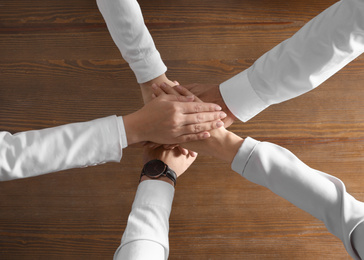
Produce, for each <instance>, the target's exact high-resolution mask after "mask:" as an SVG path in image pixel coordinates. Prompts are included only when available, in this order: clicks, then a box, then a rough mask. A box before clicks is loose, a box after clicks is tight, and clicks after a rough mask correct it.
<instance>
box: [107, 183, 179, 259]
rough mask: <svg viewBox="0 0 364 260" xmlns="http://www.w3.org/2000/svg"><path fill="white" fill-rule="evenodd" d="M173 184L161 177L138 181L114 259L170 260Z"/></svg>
mask: <svg viewBox="0 0 364 260" xmlns="http://www.w3.org/2000/svg"><path fill="white" fill-rule="evenodd" d="M173 197H174V188H173V186H172V185H170V184H168V183H166V182H164V181H160V180H146V181H143V182H141V183H140V184H139V187H138V190H137V193H136V196H135V200H134V203H133V206H132V211H131V212H130V215H129V218H128V223H127V226H126V229H125V232H124V234H123V238H122V240H121V245H120V247H119V248H118V249H117V251H116V252H115V255H114V259H115V260H116V259H123V260H128V259H130V260H139V259H140V260H142V259H143V260H144V259H167V258H168V254H169V242H168V232H169V216H170V213H171V208H172V202H173Z"/></svg>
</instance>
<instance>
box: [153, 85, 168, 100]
mask: <svg viewBox="0 0 364 260" xmlns="http://www.w3.org/2000/svg"><path fill="white" fill-rule="evenodd" d="M152 91H153V94H154V95H155V96H156V97H159V96H162V95H166V94H167V93H165V92H164V91H163V90H162V89H161V88H160V87H158V86H157V84H152Z"/></svg>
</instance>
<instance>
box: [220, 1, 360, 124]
mask: <svg viewBox="0 0 364 260" xmlns="http://www.w3.org/2000/svg"><path fill="white" fill-rule="evenodd" d="M363 51H364V1H363V0H342V1H340V2H337V3H336V4H334V5H333V6H331V7H329V8H328V9H326V10H325V11H324V12H322V13H321V14H319V15H318V16H316V17H315V18H314V19H312V20H311V21H310V22H308V23H307V24H306V25H305V26H304V27H303V28H302V29H300V30H299V31H298V32H297V33H296V34H294V35H293V36H292V37H291V38H289V39H288V40H286V41H284V42H282V43H281V44H279V45H277V46H276V47H275V48H273V49H272V50H270V51H268V52H267V53H265V54H264V55H263V56H262V57H260V58H259V59H258V60H257V61H256V62H255V63H254V64H253V65H252V66H251V67H250V68H248V69H247V70H245V71H243V72H241V73H239V74H237V75H236V76H234V77H233V78H231V79H229V80H227V81H225V82H224V83H222V84H221V85H220V92H221V95H222V97H223V99H224V101H225V103H226V105H227V106H228V108H229V109H230V111H231V112H232V113H233V114H234V115H235V116H236V117H237V118H239V119H240V120H241V121H243V122H246V121H248V120H249V119H250V118H252V117H254V116H255V115H257V114H258V113H260V112H261V111H262V110H264V109H265V108H267V107H268V106H270V105H272V104H277V103H280V102H283V101H285V100H288V99H291V98H294V97H297V96H299V95H301V94H303V93H306V92H308V91H310V90H312V89H314V88H316V87H317V86H319V85H320V84H321V83H323V82H324V81H325V80H327V79H328V78H329V77H331V76H332V75H333V74H335V73H336V72H338V71H339V70H340V69H341V68H343V67H344V66H345V65H347V64H348V63H349V62H350V61H352V60H353V59H355V58H356V57H358V56H359V55H360V54H362V53H363Z"/></svg>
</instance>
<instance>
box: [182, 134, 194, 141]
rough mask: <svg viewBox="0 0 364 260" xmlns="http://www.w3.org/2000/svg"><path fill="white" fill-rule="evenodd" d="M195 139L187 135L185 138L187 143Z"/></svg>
mask: <svg viewBox="0 0 364 260" xmlns="http://www.w3.org/2000/svg"><path fill="white" fill-rule="evenodd" d="M192 140H193V139H192V136H191V135H186V136H185V138H184V141H185V142H191V141H192Z"/></svg>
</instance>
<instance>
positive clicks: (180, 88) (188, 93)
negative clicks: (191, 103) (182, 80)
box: [174, 85, 203, 102]
mask: <svg viewBox="0 0 364 260" xmlns="http://www.w3.org/2000/svg"><path fill="white" fill-rule="evenodd" d="M174 89H175V90H176V91H177V92H178V93H179V94H180V95H182V96H191V95H193V93H192V92H191V91H189V90H188V89H186V88H185V87H183V86H180V85H178V86H175V87H174ZM195 101H196V102H203V101H202V100H201V99H199V98H198V97H197V96H196V97H195Z"/></svg>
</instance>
